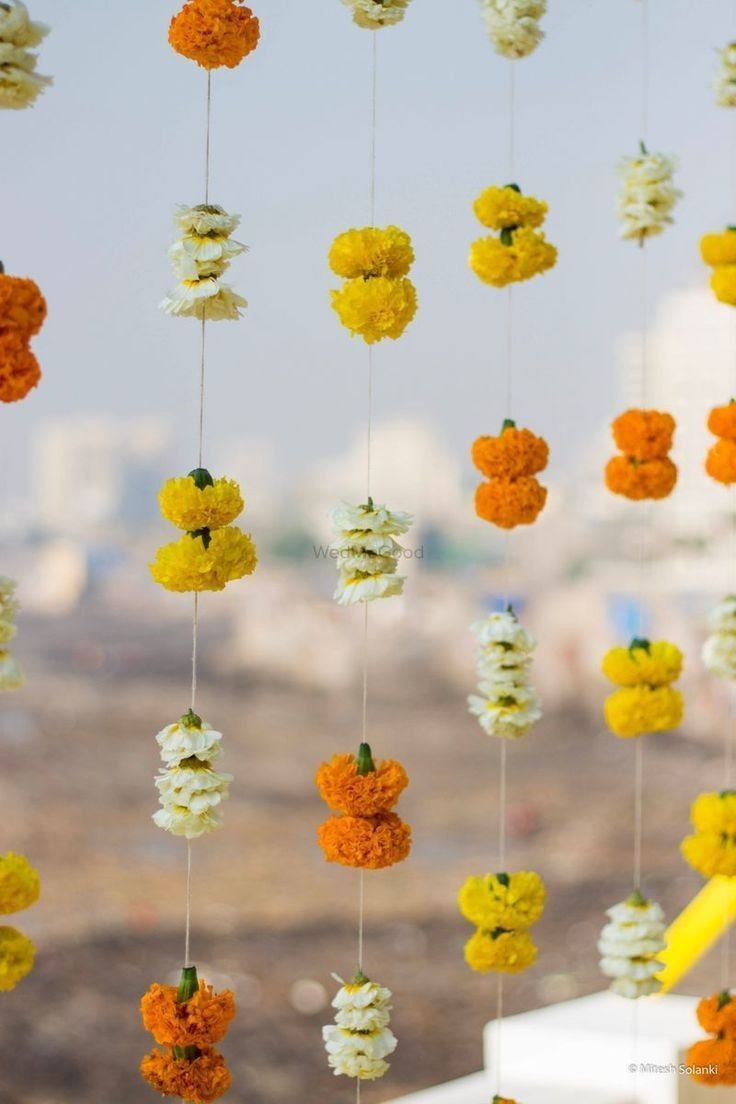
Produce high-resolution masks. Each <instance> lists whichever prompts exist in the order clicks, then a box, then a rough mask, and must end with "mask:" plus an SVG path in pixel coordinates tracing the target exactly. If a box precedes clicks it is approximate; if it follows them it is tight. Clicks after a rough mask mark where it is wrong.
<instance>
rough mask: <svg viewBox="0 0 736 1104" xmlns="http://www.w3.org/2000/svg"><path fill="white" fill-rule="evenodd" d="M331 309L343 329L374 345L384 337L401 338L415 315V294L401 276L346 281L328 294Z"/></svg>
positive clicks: (411, 285)
mask: <svg viewBox="0 0 736 1104" xmlns="http://www.w3.org/2000/svg"><path fill="white" fill-rule="evenodd" d="M331 295H332V306H333V309H334V310H335V311H336V312H337V316H338V318H339V319H340V321H341V322H342V324H343V326H345V328H346V329H348V330H350V332H351V333H352V334H353V335H354V336H359V337H362V338H363V340H364V341H365V343H366V344H367V345H374V344H375V343H376V342H377V341H381V340H382V339H383V338H384V337H390V338H391V339H392V340H393V341H396V339H397V338H399V337H401V335H402V334H403V332H404V330H405V329H406V327H407V326H408V325H409V323H410V322H411V320H412V319H413V317H414V315H415V314H416V311H417V293H416V289H415V287H414V285H413V284H412V282H411V280H408V279H407V278H406V277H405V276H404V277H400V278H398V279H394V278H393V277H390V276H374V277H372V278H371V279H367V280H363V279H361V278H360V277H359V278H358V279H356V280H346V282H345V283H344V284H343V286H342V287H341V288H340V290H339V291H333V292H331Z"/></svg>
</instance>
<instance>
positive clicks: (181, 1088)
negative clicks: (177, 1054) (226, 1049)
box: [141, 1050, 233, 1104]
mask: <svg viewBox="0 0 736 1104" xmlns="http://www.w3.org/2000/svg"><path fill="white" fill-rule="evenodd" d="M141 1074H142V1075H143V1078H144V1080H146V1081H147V1082H148V1084H149V1085H151V1086H152V1088H154V1089H155V1090H156V1092H160V1093H161V1095H162V1096H180V1097H181V1098H182V1100H186V1101H187V1102H188V1104H212V1101H214V1100H219V1099H220V1097H221V1096H224V1095H225V1093H226V1092H227V1090H228V1089H229V1088H230V1085H231V1084H232V1080H233V1079H232V1076H231V1074H230V1071H229V1070H228V1068H227V1066H226V1065H225V1059H224V1058H223V1057H222V1055H221V1054H219V1053H218V1052H217V1051H216V1050H204V1051H202V1053H201V1054H200V1055H199V1057H198V1058H195V1059H194V1060H193V1061H188V1060H186V1059H178V1058H174V1056H173V1055H172V1054H165V1053H164V1052H163V1051H162V1050H152V1051H151V1053H150V1054H147V1055H146V1057H145V1058H144V1059H143V1061H142V1062H141Z"/></svg>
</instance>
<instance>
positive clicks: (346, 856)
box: [317, 813, 411, 870]
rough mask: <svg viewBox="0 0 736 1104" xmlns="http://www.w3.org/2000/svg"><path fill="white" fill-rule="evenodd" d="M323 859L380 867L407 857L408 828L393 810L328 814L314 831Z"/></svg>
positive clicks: (378, 868) (346, 864)
mask: <svg viewBox="0 0 736 1104" xmlns="http://www.w3.org/2000/svg"><path fill="white" fill-rule="evenodd" d="M317 838H318V840H319V845H320V847H321V848H322V850H323V851H324V853H325V859H326V860H327V862H336V863H340V864H341V865H342V866H357V867H362V868H363V869H364V870H382V869H383V868H384V867H386V866H394V864H395V863H400V862H403V861H404V859H406V858H408V855H409V852H410V850H411V828H410V827H409V825H408V824H405V823H404V821H403V820H402V819H401V817H399V816H397V815H396V813H379V814H378V815H377V816H373V817H353V816H342V817H330V818H329V820H326V821H325V822H324V824H321V825H320V827H319V828H318V830H317Z"/></svg>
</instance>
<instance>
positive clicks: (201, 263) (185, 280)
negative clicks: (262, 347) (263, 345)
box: [161, 203, 248, 322]
mask: <svg viewBox="0 0 736 1104" xmlns="http://www.w3.org/2000/svg"><path fill="white" fill-rule="evenodd" d="M175 222H176V224H177V225H178V227H179V229H180V230H181V231H182V237H181V238H180V239H179V240H178V241H176V242H174V244H173V245H172V246H171V248H170V249H169V256H170V257H171V261H172V267H173V269H174V274H175V275H176V276H177V277H178V279H179V283H178V284H177V285H176V288H175V289H174V290H173V291H172V292H171V294H170V295H168V296H167V297H166V298H165V299H164V300H163V302H162V303H161V310H163V311H164V312H165V313H166V314H170V315H175V316H178V317H179V318H198V319H200V321H205V320H206V321H207V322H231V321H235V320H236V319H238V318H240V317H241V308H243V309H244V308H245V307H247V306H248V303H247V300H245V299H243V298H242V296H240V295H238V294H237V292H235V291H233V289H232V288H231V287H230V285H229V284H223V283H222V282H221V280H220V277H221V276H223V275H224V273H225V272H226V271H227V269H228V268H229V267H230V262H231V261H232V259H233V257H237V256H239V255H240V254H241V253H244V252H246V248H247V247H246V246H244V245H241V243H240V242H236V241H234V240H233V239H232V238H231V236H230V235H231V234H232V233H233V232H234V231H235V230H236V229H237V227H238V226H239V224H240V215H228V213H227V212H226V211H224V210H223V209H222V207H218V206H217V205H216V204H213V203H201V204H200V205H199V206H197V207H185V206H180V207H178V208H177V211H176V215H175Z"/></svg>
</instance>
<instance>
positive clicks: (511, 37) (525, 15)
mask: <svg viewBox="0 0 736 1104" xmlns="http://www.w3.org/2000/svg"><path fill="white" fill-rule="evenodd" d="M479 2H480V7H481V15H482V17H483V22H484V23H485V25H486V30H487V31H488V37H489V38H490V40H491V42H492V43H493V46H494V48H495V50H496V53H497V54H501V56H502V57H506V58H509V59H510V60H511V61H517V60H518V59H520V58H525V57H528V56H529V54H533V53H534V51H535V50H536V48H537V46H538V45H539V43H540V42H541V41H542V39H543V38H544V31H543V30H542V28H541V27H540V26H539V21H540V19H541V18H542V17H543V16H544V15H546V14H547V0H479Z"/></svg>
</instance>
